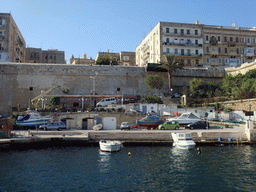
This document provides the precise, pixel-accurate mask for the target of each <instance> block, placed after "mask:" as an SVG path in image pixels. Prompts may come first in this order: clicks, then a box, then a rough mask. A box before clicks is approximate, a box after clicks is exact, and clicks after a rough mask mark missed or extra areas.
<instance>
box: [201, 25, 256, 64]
mask: <svg viewBox="0 0 256 192" xmlns="http://www.w3.org/2000/svg"><path fill="white" fill-rule="evenodd" d="M203 37H204V46H203V47H204V57H203V62H204V67H222V68H226V67H238V66H240V65H241V64H242V63H246V62H248V63H250V62H252V61H254V60H255V56H256V28H245V27H224V26H211V25H204V27H203Z"/></svg>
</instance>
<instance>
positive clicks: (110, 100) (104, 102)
mask: <svg viewBox="0 0 256 192" xmlns="http://www.w3.org/2000/svg"><path fill="white" fill-rule="evenodd" d="M114 103H116V98H114V97H113V98H105V99H102V100H101V101H100V102H98V103H97V104H96V107H106V106H108V105H111V104H114Z"/></svg>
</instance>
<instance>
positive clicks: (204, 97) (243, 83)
mask: <svg viewBox="0 0 256 192" xmlns="http://www.w3.org/2000/svg"><path fill="white" fill-rule="evenodd" d="M187 94H189V95H190V98H191V99H192V100H193V101H192V102H191V103H190V105H193V104H199V103H201V104H202V103H209V102H215V107H216V109H218V108H219V107H220V104H219V103H218V102H220V101H223V100H233V99H249V98H255V97H256V69H253V70H250V71H248V72H247V73H246V74H244V75H242V74H241V73H239V74H238V75H235V76H233V75H230V74H228V75H227V76H226V77H225V78H224V79H223V81H222V83H220V84H214V83H212V82H206V81H203V80H202V79H197V78H194V79H193V80H191V81H190V90H189V92H188V93H187Z"/></svg>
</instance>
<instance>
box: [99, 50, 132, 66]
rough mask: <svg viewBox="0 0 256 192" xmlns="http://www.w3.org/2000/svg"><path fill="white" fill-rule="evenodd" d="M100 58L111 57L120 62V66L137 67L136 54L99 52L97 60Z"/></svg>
mask: <svg viewBox="0 0 256 192" xmlns="http://www.w3.org/2000/svg"><path fill="white" fill-rule="evenodd" d="M99 57H110V58H114V59H116V60H117V61H118V63H119V65H122V66H135V65H136V61H135V57H136V53H135V52H124V51H121V52H120V53H110V52H109V50H108V51H107V52H99V53H98V54H97V57H96V60H97V59H98V58H99Z"/></svg>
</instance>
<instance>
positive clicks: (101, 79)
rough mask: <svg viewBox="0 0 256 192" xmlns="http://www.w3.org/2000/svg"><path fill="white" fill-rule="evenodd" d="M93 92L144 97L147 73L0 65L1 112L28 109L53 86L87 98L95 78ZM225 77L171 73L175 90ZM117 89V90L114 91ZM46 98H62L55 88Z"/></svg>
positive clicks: (103, 68)
mask: <svg viewBox="0 0 256 192" xmlns="http://www.w3.org/2000/svg"><path fill="white" fill-rule="evenodd" d="M96 73H97V77H96V78H95V90H96V93H97V94H99V95H116V94H127V95H128V94H129V95H142V94H143V95H146V94H148V93H149V90H148V88H147V86H146V85H145V78H146V77H147V75H149V74H155V73H147V72H146V71H145V68H144V67H121V66H84V65H75V66H74V65H61V64H41V65H39V64H17V63H1V64H0V82H1V83H0V113H7V114H10V112H11V108H12V107H17V106H18V105H19V106H20V107H21V108H28V107H30V100H31V99H33V98H35V97H36V96H38V95H40V94H41V91H42V90H43V91H46V90H48V89H50V88H52V87H54V86H56V85H60V86H61V87H62V88H65V87H68V88H69V89H70V91H69V93H68V94H69V95H90V94H91V93H92V89H93V79H92V78H91V77H93V76H95V75H96ZM158 74H160V75H161V76H162V77H163V79H164V82H165V84H164V87H163V89H162V90H161V93H162V92H168V91H167V90H168V79H167V74H166V73H158ZM224 76H225V73H224V71H220V70H207V69H195V70H178V71H176V72H175V73H174V74H173V84H174V90H175V87H182V86H188V85H189V81H190V80H191V79H192V78H194V77H198V78H203V79H204V80H206V81H215V82H220V81H221V80H222V78H223V77H224ZM117 90H120V91H117ZM49 95H64V93H63V92H62V91H61V90H59V89H55V90H54V91H52V93H50V94H49Z"/></svg>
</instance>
